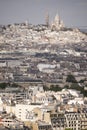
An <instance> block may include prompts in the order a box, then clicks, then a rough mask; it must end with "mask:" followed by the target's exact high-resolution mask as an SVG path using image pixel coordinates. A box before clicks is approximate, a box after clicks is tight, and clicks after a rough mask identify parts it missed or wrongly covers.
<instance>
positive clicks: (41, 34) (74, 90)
mask: <svg viewBox="0 0 87 130" xmlns="http://www.w3.org/2000/svg"><path fill="white" fill-rule="evenodd" d="M0 129H1V130H7V129H9V130H87V33H86V32H82V31H80V29H78V28H68V27H66V26H65V25H64V23H63V21H62V20H61V19H60V17H59V16H58V15H56V16H55V18H54V20H53V21H52V22H51V23H50V22H49V14H47V15H46V19H45V24H39V25H32V24H29V23H28V22H27V21H26V22H24V23H19V24H17V23H15V24H9V25H0Z"/></svg>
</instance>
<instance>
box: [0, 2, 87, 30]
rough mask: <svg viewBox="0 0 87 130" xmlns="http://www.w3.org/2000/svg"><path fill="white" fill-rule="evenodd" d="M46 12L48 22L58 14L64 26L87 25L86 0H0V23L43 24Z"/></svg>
mask: <svg viewBox="0 0 87 130" xmlns="http://www.w3.org/2000/svg"><path fill="white" fill-rule="evenodd" d="M47 12H48V13H49V17H50V22H51V21H52V20H53V19H54V17H55V15H56V14H59V16H60V18H61V19H62V20H63V21H64V24H65V26H68V27H71V26H74V27H79V26H86V27H87V0H0V24H12V23H22V22H25V21H28V22H29V23H31V24H44V23H45V17H46V14H47Z"/></svg>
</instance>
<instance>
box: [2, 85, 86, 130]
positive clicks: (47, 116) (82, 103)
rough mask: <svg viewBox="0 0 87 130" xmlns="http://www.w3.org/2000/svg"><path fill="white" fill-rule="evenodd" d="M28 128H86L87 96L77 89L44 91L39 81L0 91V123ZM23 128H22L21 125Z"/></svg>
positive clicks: (39, 129) (78, 129)
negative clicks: (33, 84) (25, 86)
mask: <svg viewBox="0 0 87 130" xmlns="http://www.w3.org/2000/svg"><path fill="white" fill-rule="evenodd" d="M2 126H3V127H6V128H8V129H17V128H18V129H19V128H20V130H21V129H23V128H27V129H29V130H60V129H61V130H65V129H66V128H72V129H73V130H84V129H87V98H84V97H83V95H82V94H80V92H79V91H76V90H71V89H69V90H68V89H63V90H62V91H59V92H53V91H44V89H43V86H42V85H41V84H39V85H37V86H29V87H27V88H26V89H24V88H21V89H20V88H19V87H17V88H16V89H15V88H14V87H13V88H10V87H7V88H6V89H5V90H1V92H0V127H2ZM25 130H26V129H25Z"/></svg>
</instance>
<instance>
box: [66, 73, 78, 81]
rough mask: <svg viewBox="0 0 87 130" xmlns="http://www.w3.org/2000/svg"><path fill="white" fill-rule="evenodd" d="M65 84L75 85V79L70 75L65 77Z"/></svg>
mask: <svg viewBox="0 0 87 130" xmlns="http://www.w3.org/2000/svg"><path fill="white" fill-rule="evenodd" d="M66 82H71V83H77V80H76V79H75V77H74V76H73V75H71V74H69V75H67V78H66Z"/></svg>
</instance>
